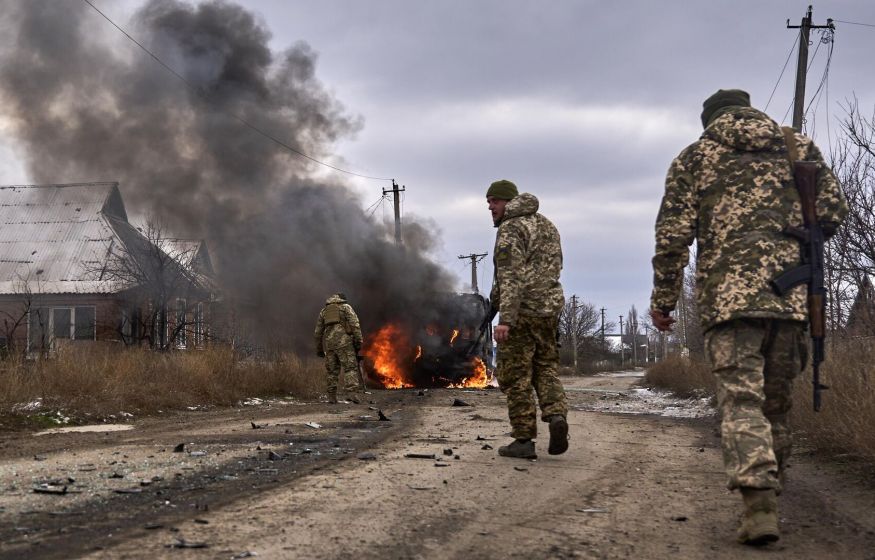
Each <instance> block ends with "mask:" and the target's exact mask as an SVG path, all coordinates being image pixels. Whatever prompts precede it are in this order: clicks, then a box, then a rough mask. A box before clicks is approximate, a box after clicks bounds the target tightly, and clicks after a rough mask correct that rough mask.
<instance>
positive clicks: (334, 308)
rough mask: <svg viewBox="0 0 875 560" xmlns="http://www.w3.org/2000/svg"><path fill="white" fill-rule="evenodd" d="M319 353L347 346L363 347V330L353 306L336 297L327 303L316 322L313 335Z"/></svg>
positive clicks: (329, 299) (332, 297)
mask: <svg viewBox="0 0 875 560" xmlns="http://www.w3.org/2000/svg"><path fill="white" fill-rule="evenodd" d="M313 337H314V338H315V341H316V351H317V352H327V351H329V350H338V349H340V348H344V347H347V346H353V347H355V348H361V347H362V328H361V325H360V324H359V318H358V316H357V315H356V314H355V311H353V309H352V306H351V305H349V304H348V303H346V300H345V299H342V298H340V297H338V296H336V295H334V296H331V297H330V298H328V299H327V300H326V301H325V307H323V308H322V311H320V312H319V318H318V319H317V320H316V331H315V332H314V333H313Z"/></svg>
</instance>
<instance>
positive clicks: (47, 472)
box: [0, 375, 875, 560]
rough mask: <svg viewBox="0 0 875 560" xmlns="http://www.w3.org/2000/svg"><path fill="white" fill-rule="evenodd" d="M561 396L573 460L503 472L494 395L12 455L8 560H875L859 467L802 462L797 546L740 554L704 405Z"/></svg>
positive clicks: (450, 395) (207, 423)
mask: <svg viewBox="0 0 875 560" xmlns="http://www.w3.org/2000/svg"><path fill="white" fill-rule="evenodd" d="M565 381H566V384H567V387H568V389H569V398H570V402H571V404H572V408H573V410H572V412H571V413H570V415H569V423H570V424H571V437H572V441H571V449H570V450H569V452H568V453H566V454H565V455H562V456H558V457H553V456H549V455H547V454H546V437H545V438H543V439H542V440H541V441H539V454H541V456H540V457H539V459H538V460H536V461H521V460H513V459H506V458H502V457H498V456H497V455H496V449H497V448H498V446H499V445H501V444H504V443H506V442H507V441H508V437H507V432H508V429H509V427H508V424H507V420H506V411H505V409H504V406H505V402H504V399H503V397H502V396H501V394H500V393H499V392H498V391H494V390H493V391H479V392H472V391H451V390H433V391H426V392H422V393H420V392H419V391H415V390H409V391H394V392H375V394H373V395H371V396H370V397H371V398H372V399H373V401H374V402H373V404H370V407H369V405H368V404H363V405H352V404H347V405H340V406H334V407H329V405H327V404H324V403H309V404H307V403H305V404H300V403H298V404H294V403H262V404H259V405H255V406H246V407H241V408H238V409H234V410H231V411H228V410H225V411H191V412H188V413H185V414H181V415H174V416H173V417H171V418H164V419H161V418H158V419H147V420H142V421H138V422H136V423H135V425H134V428H133V429H132V430H128V431H118V432H110V433H79V434H54V435H43V436H38V437H34V436H32V435H30V434H14V435H4V436H0V539H2V544H0V556H2V557H3V558H76V557H85V558H243V557H247V555H248V556H254V555H257V556H258V557H261V558H348V557H349V558H380V559H388V558H465V559H466V560H467V559H479V558H526V559H539V558H636V559H637V558H673V559H702V558H709V559H722V558H749V557H757V556H767V557H769V558H780V559H784V558H787V559H791V558H792V559H805V558H829V557H840V558H842V560H850V559H858V558H859V559H865V560H873V559H875V483H873V481H872V477H871V475H870V474H867V473H865V472H864V471H863V470H862V469H860V468H859V467H855V466H854V465H853V464H848V463H841V462H836V461H831V462H829V463H824V462H816V461H815V460H814V459H813V458H812V457H811V456H810V455H809V454H806V453H805V451H804V449H803V450H801V451H802V452H801V453H800V454H799V455H798V456H797V459H796V461H795V463H794V466H793V468H792V469H791V471H790V482H789V487H788V490H787V492H786V493H785V495H784V496H783V497H782V498H781V502H780V506H781V527H782V531H783V537H782V539H781V541H779V542H778V543H776V544H774V545H771V546H769V547H767V548H766V549H764V550H751V549H748V548H745V547H742V546H740V545H736V544H735V543H734V540H733V539H734V530H735V526H736V517H737V515H738V510H739V503H740V499H739V498H738V496H737V495H735V494H730V493H729V492H728V491H727V490H725V488H724V475H723V472H722V466H721V461H720V454H719V442H718V439H717V436H716V435H715V426H716V424H715V420H714V419H713V417H710V416H705V417H703V418H702V417H700V418H683V417H681V416H699V415H701V414H702V413H706V412H707V410H706V409H705V408H704V407H703V406H702V403H692V402H691V403H677V402H671V401H669V400H666V399H664V398H661V397H659V396H658V395H654V394H652V393H650V392H647V391H642V390H640V389H635V387H634V384H635V382H636V381H637V378H636V377H634V376H631V375H621V376H598V377H589V378H575V379H566V380H565ZM456 398H458V399H462V400H464V401H466V402H467V403H468V404H470V405H472V406H451V405H452V403H453V401H454V399H456ZM375 409H380V410H382V411H383V412H384V413H385V414H386V415H387V416H388V417H389V418H390V419H391V421H388V422H386V421H380V420H378V411H377V410H375ZM642 412H650V413H648V414H642ZM660 413H661V414H670V415H669V416H660V415H659V414H660ZM314 422H315V424H312V423H314ZM253 423H254V426H253ZM307 423H311V426H308V425H307ZM312 426H318V427H312ZM544 435H545V436H546V433H545V434H544ZM180 443H182V444H184V445H183V449H182V451H174V448H176V447H177V446H178V444H180ZM410 454H415V455H434V456H435V458H411V457H408V455H410ZM35 487H36V488H38V489H40V490H41V493H36V492H34V491H33V489H34V488H35ZM65 487H66V491H64V490H63V489H64V488H65ZM42 492H55V493H42ZM200 545H204V546H205V548H178V547H183V546H192V547H194V546H200Z"/></svg>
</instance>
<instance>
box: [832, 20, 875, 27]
mask: <svg viewBox="0 0 875 560" xmlns="http://www.w3.org/2000/svg"><path fill="white" fill-rule="evenodd" d="M833 21H834V22H836V23H849V24H851V25H862V26H864V27H875V23H860V22H858V21H845V20H841V19H834V20H833Z"/></svg>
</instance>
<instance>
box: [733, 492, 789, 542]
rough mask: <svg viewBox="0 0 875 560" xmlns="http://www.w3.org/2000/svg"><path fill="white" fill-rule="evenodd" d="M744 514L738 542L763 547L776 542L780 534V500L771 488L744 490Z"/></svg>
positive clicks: (742, 494)
mask: <svg viewBox="0 0 875 560" xmlns="http://www.w3.org/2000/svg"><path fill="white" fill-rule="evenodd" d="M741 496H742V498H743V499H744V514H743V515H742V516H741V527H739V528H738V542H740V543H742V544H746V545H750V546H762V545H764V544H768V543H770V542H775V541H776V540H778V539H779V538H780V535H779V534H778V499H777V498H776V497H775V491H774V490H773V489H771V488H769V489H766V490H763V489H760V488H742V489H741Z"/></svg>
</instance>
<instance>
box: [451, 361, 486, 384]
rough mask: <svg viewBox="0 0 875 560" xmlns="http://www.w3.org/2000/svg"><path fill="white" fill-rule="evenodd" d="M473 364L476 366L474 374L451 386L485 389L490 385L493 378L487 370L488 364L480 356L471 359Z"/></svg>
mask: <svg viewBox="0 0 875 560" xmlns="http://www.w3.org/2000/svg"><path fill="white" fill-rule="evenodd" d="M471 365H473V366H474V374H473V375H472V376H471V377H468V378H467V379H464V380H463V381H462V382H461V383H456V384H455V385H450V387H451V388H454V389H463V388H467V389H484V388H486V387H487V386H488V385H489V382H490V381H491V380H490V379H489V375H488V373H487V371H486V364H485V363H483V360H481V359H480V358H474V359H473V360H472V361H471Z"/></svg>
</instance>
